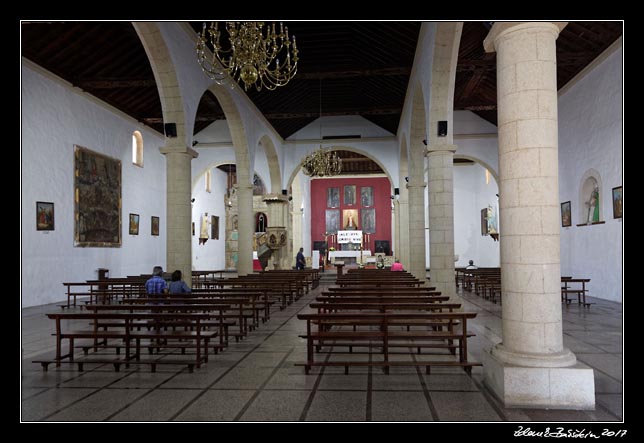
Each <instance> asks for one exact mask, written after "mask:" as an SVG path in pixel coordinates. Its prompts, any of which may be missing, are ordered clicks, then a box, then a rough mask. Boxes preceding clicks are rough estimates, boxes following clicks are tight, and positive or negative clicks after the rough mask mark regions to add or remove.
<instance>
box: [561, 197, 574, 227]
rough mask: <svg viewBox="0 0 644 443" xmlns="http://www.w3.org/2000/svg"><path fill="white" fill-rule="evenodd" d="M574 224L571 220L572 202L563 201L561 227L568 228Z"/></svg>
mask: <svg viewBox="0 0 644 443" xmlns="http://www.w3.org/2000/svg"><path fill="white" fill-rule="evenodd" d="M571 225H572V220H571V210H570V202H569V201H567V202H563V203H562V204H561V227H562V228H567V227H568V226H571Z"/></svg>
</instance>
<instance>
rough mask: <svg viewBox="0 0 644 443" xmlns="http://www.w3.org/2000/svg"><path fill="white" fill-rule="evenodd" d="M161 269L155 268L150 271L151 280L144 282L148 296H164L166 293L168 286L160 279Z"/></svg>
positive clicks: (159, 267)
mask: <svg viewBox="0 0 644 443" xmlns="http://www.w3.org/2000/svg"><path fill="white" fill-rule="evenodd" d="M162 275H163V268H162V267H161V266H155V267H154V269H153V270H152V278H151V279H149V280H148V281H146V282H145V290H146V292H147V293H148V295H155V294H165V293H167V292H168V284H167V283H166V282H165V280H164V279H163V277H162Z"/></svg>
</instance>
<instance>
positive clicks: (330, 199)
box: [326, 188, 340, 208]
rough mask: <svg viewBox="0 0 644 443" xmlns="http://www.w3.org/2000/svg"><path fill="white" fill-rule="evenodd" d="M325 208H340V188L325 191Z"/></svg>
mask: <svg viewBox="0 0 644 443" xmlns="http://www.w3.org/2000/svg"><path fill="white" fill-rule="evenodd" d="M326 207H327V208H338V207H340V188H327V189H326Z"/></svg>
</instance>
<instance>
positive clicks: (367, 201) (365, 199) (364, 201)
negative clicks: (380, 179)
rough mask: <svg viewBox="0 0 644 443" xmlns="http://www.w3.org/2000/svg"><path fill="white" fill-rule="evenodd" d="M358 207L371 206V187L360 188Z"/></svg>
mask: <svg viewBox="0 0 644 443" xmlns="http://www.w3.org/2000/svg"><path fill="white" fill-rule="evenodd" d="M360 205H362V206H373V186H362V187H361V188H360Z"/></svg>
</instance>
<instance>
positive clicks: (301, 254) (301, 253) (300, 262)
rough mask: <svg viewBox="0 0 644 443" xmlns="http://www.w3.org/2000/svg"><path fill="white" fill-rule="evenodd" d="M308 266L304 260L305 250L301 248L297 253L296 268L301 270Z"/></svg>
mask: <svg viewBox="0 0 644 443" xmlns="http://www.w3.org/2000/svg"><path fill="white" fill-rule="evenodd" d="M305 266H306V260H305V259H304V248H300V251H299V252H298V253H297V257H296V258H295V268H296V269H298V270H300V269H304V267H305Z"/></svg>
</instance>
